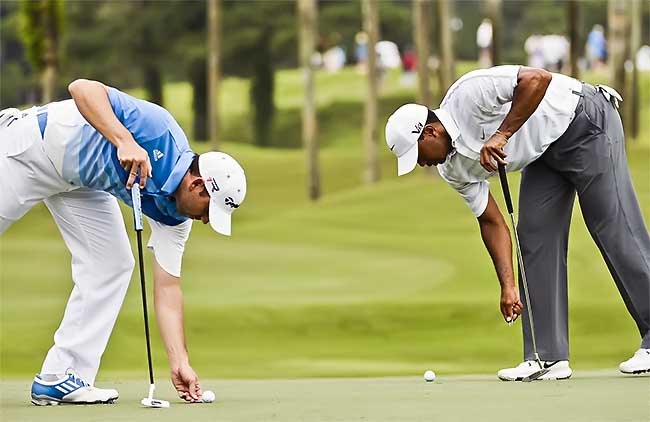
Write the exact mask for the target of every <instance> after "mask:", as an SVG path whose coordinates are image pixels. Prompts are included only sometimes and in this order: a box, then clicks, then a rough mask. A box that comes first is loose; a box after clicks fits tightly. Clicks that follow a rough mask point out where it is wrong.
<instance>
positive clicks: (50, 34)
mask: <svg viewBox="0 0 650 422" xmlns="http://www.w3.org/2000/svg"><path fill="white" fill-rule="evenodd" d="M43 10H44V16H43V18H44V19H43V20H44V26H45V28H43V29H44V33H45V39H44V40H43V41H44V49H43V71H42V73H41V87H42V90H43V93H42V95H43V97H42V100H43V102H44V103H49V102H51V101H54V100H55V99H56V90H57V81H58V79H59V39H60V37H61V34H60V33H59V31H61V25H60V20H61V18H62V17H61V16H60V13H61V10H62V9H61V4H60V2H59V1H57V0H45V3H44V5H43Z"/></svg>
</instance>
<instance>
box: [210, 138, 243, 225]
mask: <svg viewBox="0 0 650 422" xmlns="http://www.w3.org/2000/svg"><path fill="white" fill-rule="evenodd" d="M199 173H201V178H202V179H203V181H204V183H205V187H206V189H207V190H208V193H209V194H210V212H209V217H210V226H212V228H213V229H214V230H215V231H216V232H217V233H221V234H223V235H226V236H230V232H231V227H230V226H231V224H230V223H231V219H232V213H233V212H234V211H235V210H236V209H237V208H239V206H240V205H241V203H242V202H244V197H246V175H245V174H244V169H243V168H242V166H240V165H239V163H238V162H237V161H236V160H235V159H234V158H232V157H231V156H230V155H228V154H226V153H223V152H215V151H212V152H206V153H203V154H201V155H200V156H199Z"/></svg>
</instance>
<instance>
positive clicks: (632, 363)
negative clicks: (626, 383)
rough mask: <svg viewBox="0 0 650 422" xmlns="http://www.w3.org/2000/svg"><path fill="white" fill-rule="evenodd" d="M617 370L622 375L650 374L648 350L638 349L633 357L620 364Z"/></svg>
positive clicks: (649, 354) (649, 351)
mask: <svg viewBox="0 0 650 422" xmlns="http://www.w3.org/2000/svg"><path fill="white" fill-rule="evenodd" d="M618 369H620V370H621V372H622V373H624V374H643V373H645V372H650V349H639V350H637V351H636V352H635V353H634V356H632V357H631V358H629V359H628V360H626V361H625V362H621V364H620V365H618Z"/></svg>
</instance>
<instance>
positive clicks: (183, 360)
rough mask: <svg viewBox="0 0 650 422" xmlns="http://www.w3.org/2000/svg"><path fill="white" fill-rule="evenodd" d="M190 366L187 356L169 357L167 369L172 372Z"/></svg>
mask: <svg viewBox="0 0 650 422" xmlns="http://www.w3.org/2000/svg"><path fill="white" fill-rule="evenodd" d="M189 365H190V359H189V357H188V356H183V357H171V356H170V357H169V367H170V368H171V370H172V372H174V371H176V370H178V369H180V368H183V367H185V366H189Z"/></svg>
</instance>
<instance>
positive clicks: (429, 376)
mask: <svg viewBox="0 0 650 422" xmlns="http://www.w3.org/2000/svg"><path fill="white" fill-rule="evenodd" d="M424 380H425V381H426V382H433V381H435V380H436V373H435V372H433V371H426V372H425V373H424Z"/></svg>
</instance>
